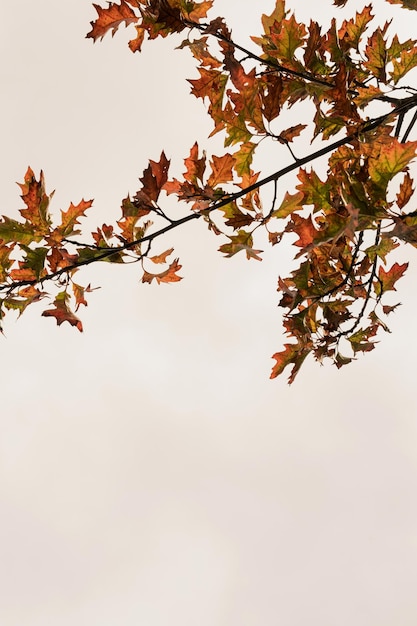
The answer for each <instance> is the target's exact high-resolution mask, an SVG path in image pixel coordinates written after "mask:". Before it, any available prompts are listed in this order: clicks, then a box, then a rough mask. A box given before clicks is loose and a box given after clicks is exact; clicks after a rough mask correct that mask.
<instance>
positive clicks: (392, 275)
mask: <svg viewBox="0 0 417 626" xmlns="http://www.w3.org/2000/svg"><path fill="white" fill-rule="evenodd" d="M407 267H408V263H403V264H402V265H399V264H398V263H394V265H393V266H392V267H391V268H390V269H389V270H388V271H387V272H386V271H385V270H384V268H383V267H380V268H379V272H378V282H377V283H376V284H375V292H376V294H377V295H378V296H379V295H381V294H382V293H385V292H386V291H396V289H395V286H394V285H395V283H396V282H397V280H398V279H399V278H401V276H402V275H403V274H404V272H405V270H406V269H407Z"/></svg>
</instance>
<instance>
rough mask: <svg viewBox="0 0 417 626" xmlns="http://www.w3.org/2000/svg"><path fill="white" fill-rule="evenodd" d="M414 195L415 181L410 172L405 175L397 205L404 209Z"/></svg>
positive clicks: (398, 194)
mask: <svg viewBox="0 0 417 626" xmlns="http://www.w3.org/2000/svg"><path fill="white" fill-rule="evenodd" d="M413 193H414V189H413V179H412V178H411V176H410V174H409V173H408V172H406V173H405V176H404V180H403V181H402V183H401V185H400V190H399V192H398V193H397V205H398V206H399V208H400V209H402V208H403V207H404V206H405V205H406V204H407V203H408V202H409V200H410V198H411V196H412V195H413Z"/></svg>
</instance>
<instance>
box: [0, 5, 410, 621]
mask: <svg viewBox="0 0 417 626" xmlns="http://www.w3.org/2000/svg"><path fill="white" fill-rule="evenodd" d="M216 5H217V9H216V10H215V11H213V15H214V14H220V15H226V16H227V17H228V18H229V19H230V25H231V26H232V28H233V32H234V33H235V35H236V38H238V36H239V37H241V40H243V41H245V42H247V34H248V33H252V34H259V32H260V26H259V24H260V22H259V16H260V14H261V13H262V12H264V13H268V12H271V10H272V8H273V5H274V2H273V1H272V0H264V1H261V0H258V1H254V0H253V1H250V0H217V2H216ZM349 5H350V7H349ZM288 6H289V7H294V8H296V13H297V16H298V17H299V18H300V19H301V18H305V19H309V18H310V17H311V16H313V17H314V19H321V20H327V22H328V21H329V19H330V18H331V17H332V16H333V15H339V16H342V15H346V14H350V13H352V11H353V9H354V7H356V6H363V3H360V2H356V3H355V2H352V1H351V2H348V6H347V7H346V9H345V10H344V11H343V12H342V11H337V10H336V8H335V7H333V6H332V4H331V2H330V0H322V1H321V2H320V4H318V3H314V4H313V3H304V2H302V0H294V1H293V2H288ZM375 7H376V9H377V14H378V17H379V18H382V16H383V7H384V3H383V2H382V1H380V0H376V2H375ZM389 11H390V12H391V10H390V9H389ZM392 12H394V14H395V15H396V16H397V18H396V19H399V20H400V21H399V22H398V21H397V25H398V28H399V29H401V32H402V33H403V38H404V37H406V36H413V35H415V20H416V14H415V13H412V12H405V11H403V12H401V10H400V9H399V8H398V7H392ZM94 17H95V11H94V10H93V8H92V6H91V3H90V2H89V1H87V0H60V1H59V2H57V0H38V1H37V2H32V1H31V0H14V1H13V2H7V3H6V2H2V7H1V18H0V29H1V38H0V45H1V56H0V59H1V60H0V72H1V74H0V76H1V84H2V88H3V97H2V101H1V115H0V131H1V137H2V147H1V153H0V154H1V157H0V159H1V167H0V183H1V193H2V196H1V197H2V209H1V213H5V214H7V215H10V214H13V213H16V212H17V210H18V209H19V208H20V207H21V201H20V199H19V188H18V187H17V186H16V184H15V181H22V179H23V176H24V173H25V170H26V168H27V166H28V164H30V165H31V167H32V168H33V169H34V170H35V172H36V173H38V172H39V170H40V169H41V168H43V169H44V171H45V176H46V184H47V187H48V189H49V190H52V189H54V188H55V189H56V193H55V197H54V200H53V205H52V208H53V209H54V210H55V211H56V212H57V213H58V212H59V209H60V208H62V209H66V208H67V207H68V204H69V202H70V201H73V202H78V201H79V200H80V199H81V198H82V197H84V198H86V199H88V198H91V197H94V198H95V203H94V206H95V208H94V210H93V211H92V218H91V226H94V225H95V224H96V223H97V224H98V223H102V222H103V221H107V222H109V221H114V220H115V219H117V217H118V215H119V213H118V211H119V209H118V207H119V205H120V200H121V198H123V197H124V196H125V195H126V193H127V192H128V191H130V192H131V193H134V192H135V191H136V189H137V177H138V176H139V175H141V173H142V170H143V168H144V167H145V166H146V164H147V160H148V158H153V159H157V158H158V157H159V154H160V152H161V150H162V149H165V151H166V153H167V155H168V157H171V158H172V162H173V167H176V168H177V171H178V172H181V171H182V159H183V158H184V157H185V156H186V155H187V153H188V151H189V148H190V146H191V145H192V143H193V142H194V140H195V139H196V138H197V139H199V141H200V144H201V145H202V146H203V145H204V144H205V137H206V135H207V134H208V132H210V130H211V123H210V121H209V119H208V118H207V116H206V115H205V113H204V108H203V105H202V103H201V101H197V100H195V99H193V98H192V97H190V96H189V85H188V84H187V83H186V82H185V78H187V77H193V76H195V75H196V72H195V70H194V69H193V63H192V60H191V59H190V57H189V55H188V53H187V51H175V52H174V51H173V47H174V41H173V40H172V39H168V40H167V41H156V42H151V43H150V44H149V45H147V46H145V47H144V52H143V53H142V55H132V54H131V52H130V51H129V49H128V48H127V46H126V42H127V41H128V39H129V32H128V31H127V32H124V31H122V32H121V33H120V34H119V35H117V36H116V37H115V38H114V39H113V40H111V38H110V37H107V38H106V39H105V40H104V41H103V42H102V43H101V44H96V45H93V44H92V41H91V40H86V39H85V38H84V36H85V34H86V32H87V31H88V30H89V22H90V20H92V19H94ZM180 40H181V39H179V41H180ZM298 121H305V120H300V119H298V118H297V122H298ZM206 145H207V144H206ZM276 149H277V148H276V146H274V147H273V149H272V148H271V149H270V152H267V153H264V155H263V156H262V158H261V161H260V163H259V165H260V166H261V167H262V168H263V170H264V173H265V174H267V173H269V172H271V171H273V170H274V169H276V164H277V161H279V160H281V159H283V158H285V161H283V164H285V163H286V162H287V155H286V154H285V153H282V152H279V153H278V152H274V150H276ZM306 149H308V148H307V147H303V146H299V150H300V151H301V152H302V153H304V150H306ZM286 188H289V189H290V190H291V181H288V182H287V181H282V183H281V189H282V193H284V192H285V190H286ZM164 243H165V242H164ZM220 243H221V242H219V240H218V239H217V238H215V237H214V236H213V235H212V234H211V233H208V232H206V231H204V225H203V224H200V223H193V224H191V225H189V226H187V227H186V228H184V231H183V232H182V233H175V234H172V235H171V236H169V237H167V239H166V244H167V246H166V247H169V246H170V245H171V244H173V245H175V248H176V252H177V254H178V255H179V256H180V258H181V262H182V264H183V269H182V272H181V273H182V275H183V276H185V278H184V280H183V281H182V282H181V283H179V284H177V285H167V286H164V285H163V286H160V287H157V286H149V285H141V284H139V278H140V272H139V269H138V268H137V267H136V266H135V265H132V266H131V267H129V268H120V267H111V266H107V265H106V264H103V265H102V266H101V267H94V268H90V269H88V270H86V271H85V272H84V276H85V277H86V278H85V280H87V281H88V280H91V282H92V283H93V284H94V285H101V286H102V289H101V290H99V291H96V292H94V293H93V294H91V296H90V298H89V306H88V308H87V309H86V310H85V311H82V318H83V322H84V328H85V332H84V333H83V334H79V333H78V332H77V331H76V330H75V329H73V328H69V327H68V328H67V327H65V325H64V326H62V327H61V328H57V327H56V325H55V323H54V321H53V320H51V319H45V318H42V317H40V313H41V310H42V306H40V307H38V308H36V307H35V306H34V307H32V310H28V311H27V312H26V313H25V314H24V316H23V317H22V318H21V319H20V320H19V321H17V322H16V321H15V320H14V318H13V317H12V316H10V317H9V319H8V320H7V319H6V323H5V333H6V338H3V339H0V350H1V355H2V368H1V380H2V399H1V414H0V529H1V532H0V623H1V624H2V625H4V626H73V625H74V624H77V626H84V625H85V626H87V625H88V626H114V625H116V624H117V625H119V624H120V625H123V626H137V625H138V624H140V625H141V626H166V625H170V626H172V625H177V624H178V626H195V625H196V624H198V625H199V626H260V625H262V626H275V625H277V624H279V626H307V625H308V626H334V625H335V624H336V625H337V626H352V625H354V626H397V625H398V624H401V626H415V624H416V621H417V594H416V588H417V502H416V488H417V453H416V438H417V400H416V395H415V358H414V354H415V351H416V348H417V340H416V337H415V332H414V331H415V311H416V306H417V298H416V293H415V280H416V277H417V272H416V269H415V261H416V258H415V257H416V255H415V251H414V250H413V249H411V248H410V249H409V250H408V251H406V252H407V255H409V257H407V258H409V259H410V260H411V261H412V263H414V268H411V269H410V271H409V274H408V276H407V278H405V279H403V280H401V281H400V283H399V293H398V300H401V301H402V302H403V306H402V307H400V309H399V310H398V313H396V315H395V316H394V317H392V319H390V326H391V328H392V331H393V332H392V334H391V335H385V336H384V337H381V343H380V345H379V347H378V348H377V349H376V350H375V351H374V352H372V353H370V354H369V355H367V356H366V357H365V358H361V359H359V360H358V361H357V362H355V363H354V364H352V365H351V366H350V367H348V368H344V369H342V370H341V371H337V370H336V369H335V368H334V367H331V366H330V364H328V365H325V366H324V367H319V366H318V365H317V364H315V363H312V362H311V363H310V362H308V363H307V364H306V365H305V367H304V368H303V371H302V372H301V373H300V375H299V377H298V378H297V380H296V383H295V384H294V385H293V387H292V388H288V386H287V384H286V378H280V379H278V380H275V381H270V380H269V379H268V377H269V373H270V368H271V365H272V363H273V361H272V360H271V359H270V356H271V354H272V353H273V352H275V351H276V350H278V349H280V347H281V345H282V341H283V337H282V333H281V317H280V315H281V313H280V309H278V308H277V307H276V305H277V302H278V294H277V293H276V291H275V288H276V279H277V275H278V273H282V274H285V272H286V271H287V270H288V267H289V259H290V257H289V251H288V248H287V249H283V250H282V251H280V250H272V251H268V252H267V253H266V254H265V260H264V261H263V262H262V263H255V262H252V263H248V262H247V261H246V260H245V259H244V258H239V257H236V258H233V259H230V260H228V259H223V258H222V257H221V255H220V254H219V253H218V252H216V249H217V247H218V246H219V245H220ZM284 248H285V246H284ZM393 298H395V294H394V296H393Z"/></svg>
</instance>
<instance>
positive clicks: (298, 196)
mask: <svg viewBox="0 0 417 626" xmlns="http://www.w3.org/2000/svg"><path fill="white" fill-rule="evenodd" d="M303 199H304V194H303V193H302V192H301V191H298V192H297V193H294V194H291V193H288V191H286V192H285V196H284V199H283V201H282V202H281V204H280V206H279V208H278V209H275V211H273V213H272V217H278V218H285V217H288V215H291V213H293V212H294V211H299V210H300V209H302V206H303V204H302V203H303Z"/></svg>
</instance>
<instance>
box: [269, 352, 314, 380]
mask: <svg viewBox="0 0 417 626" xmlns="http://www.w3.org/2000/svg"><path fill="white" fill-rule="evenodd" d="M309 352H310V349H309V348H306V347H303V346H301V345H300V344H297V343H286V344H285V345H284V350H283V351H282V352H276V353H275V354H274V355H273V356H272V358H273V359H275V360H276V363H275V365H274V367H273V368H272V372H271V376H270V378H276V377H277V376H279V375H280V374H282V372H283V371H284V369H285V368H286V367H287V365H290V364H291V363H292V364H293V365H294V367H293V368H292V370H291V375H290V377H289V378H288V383H289V384H290V385H291V383H293V382H294V379H295V377H296V376H297V373H298V371H299V369H300V367H301V366H302V364H303V362H304V360H305V358H306V356H307V355H308V354H309Z"/></svg>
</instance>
